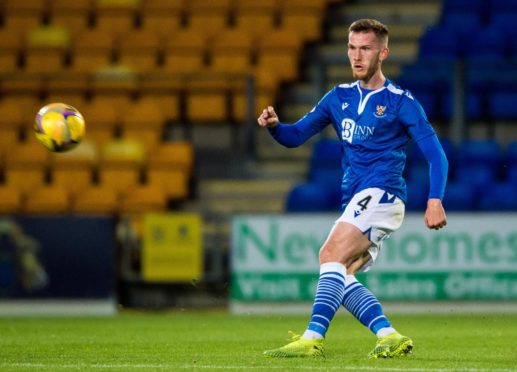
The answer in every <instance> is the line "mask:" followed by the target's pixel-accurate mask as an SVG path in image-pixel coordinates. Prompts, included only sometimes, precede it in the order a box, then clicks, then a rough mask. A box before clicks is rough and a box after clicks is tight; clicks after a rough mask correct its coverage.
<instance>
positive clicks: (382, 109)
mask: <svg viewBox="0 0 517 372" xmlns="http://www.w3.org/2000/svg"><path fill="white" fill-rule="evenodd" d="M374 115H375V116H376V117H378V118H382V117H383V116H384V115H386V106H381V105H377V107H376V108H375V114H374Z"/></svg>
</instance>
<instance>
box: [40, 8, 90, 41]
mask: <svg viewBox="0 0 517 372" xmlns="http://www.w3.org/2000/svg"><path fill="white" fill-rule="evenodd" d="M92 12H93V6H92V2H91V0H74V1H70V0H51V1H50V4H49V15H50V24H51V25H54V26H62V27H64V28H66V29H67V30H68V32H69V33H70V35H72V36H77V35H78V34H80V33H82V32H85V30H86V29H87V28H88V25H89V21H90V16H91V15H92V14H93V13H92Z"/></svg>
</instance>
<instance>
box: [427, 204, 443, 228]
mask: <svg viewBox="0 0 517 372" xmlns="http://www.w3.org/2000/svg"><path fill="white" fill-rule="evenodd" d="M425 224H426V225H427V227H428V228H430V229H434V230H439V229H441V228H442V227H444V226H445V225H447V217H446V216H445V210H444V209H443V205H442V201H441V200H440V199H429V200H428V201H427V209H426V210H425Z"/></svg>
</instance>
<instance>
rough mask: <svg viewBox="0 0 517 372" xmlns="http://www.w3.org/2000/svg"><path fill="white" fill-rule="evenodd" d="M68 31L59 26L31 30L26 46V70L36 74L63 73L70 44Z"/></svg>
mask: <svg viewBox="0 0 517 372" xmlns="http://www.w3.org/2000/svg"><path fill="white" fill-rule="evenodd" d="M69 38H70V37H69V34H68V31H67V30H66V29H65V28H63V27H59V26H42V27H38V28H35V29H32V30H30V32H29V33H28V34H27V40H26V46H25V52H24V56H25V67H24V68H25V70H26V71H28V72H34V73H57V72H61V70H62V69H63V68H64V65H65V56H66V53H67V51H68V46H69V45H68V44H69Z"/></svg>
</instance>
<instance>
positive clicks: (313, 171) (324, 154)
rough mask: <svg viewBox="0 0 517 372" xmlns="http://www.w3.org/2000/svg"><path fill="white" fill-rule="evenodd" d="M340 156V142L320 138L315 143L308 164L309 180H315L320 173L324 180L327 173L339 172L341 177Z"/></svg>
mask: <svg viewBox="0 0 517 372" xmlns="http://www.w3.org/2000/svg"><path fill="white" fill-rule="evenodd" d="M341 154H342V149H341V142H340V141H339V140H337V139H334V138H322V139H320V140H318V141H317V142H315V143H314V145H313V148H312V154H311V158H310V164H309V180H315V179H316V178H318V174H320V173H321V174H322V175H323V176H324V177H325V178H326V176H328V174H327V172H330V173H334V174H336V173H339V172H341V176H342V172H343V171H342V167H341Z"/></svg>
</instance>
